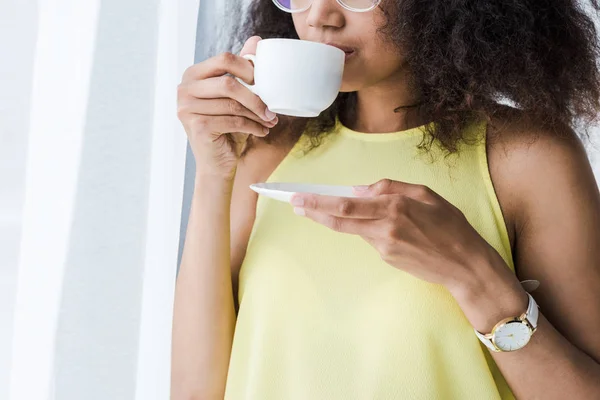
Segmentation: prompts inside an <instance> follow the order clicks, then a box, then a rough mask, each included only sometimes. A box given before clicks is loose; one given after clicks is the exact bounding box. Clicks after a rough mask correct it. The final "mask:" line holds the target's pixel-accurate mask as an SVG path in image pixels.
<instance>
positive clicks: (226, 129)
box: [192, 115, 269, 137]
mask: <svg viewBox="0 0 600 400" xmlns="http://www.w3.org/2000/svg"><path fill="white" fill-rule="evenodd" d="M192 124H193V125H194V128H195V129H197V130H198V131H199V132H202V131H204V132H212V133H218V134H223V133H231V132H241V133H246V134H249V135H254V136H259V137H264V136H266V135H268V134H269V128H267V127H265V126H263V125H262V124H260V123H258V122H256V121H253V120H251V119H249V118H246V117H240V116H236V115H198V116H197V117H195V118H193V121H192Z"/></svg>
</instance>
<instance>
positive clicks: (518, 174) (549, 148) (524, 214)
mask: <svg viewBox="0 0 600 400" xmlns="http://www.w3.org/2000/svg"><path fill="white" fill-rule="evenodd" d="M487 152H488V162H489V169H490V175H491V176H492V181H493V184H494V188H495V190H496V194H497V196H498V200H499V202H500V204H501V207H502V210H503V212H504V214H505V219H506V222H507V226H508V225H510V228H511V229H509V230H512V232H511V239H512V240H511V241H512V244H513V245H516V243H515V241H516V239H517V236H518V233H519V232H520V231H522V230H523V228H524V226H525V224H527V223H528V221H530V218H531V216H532V212H534V211H538V212H539V210H540V207H552V206H555V205H552V204H551V203H550V202H549V200H550V198H548V196H553V197H554V198H556V196H557V195H558V193H557V191H560V190H568V191H570V189H572V188H574V187H575V186H577V187H578V188H579V190H577V191H570V193H571V195H573V196H580V197H581V196H593V192H594V191H595V190H596V191H597V186H596V182H595V178H594V175H593V172H592V168H591V165H590V162H589V159H588V157H587V153H586V151H585V147H584V145H583V143H582V141H581V139H580V138H579V137H578V136H577V134H576V133H575V132H574V131H573V130H572V129H571V128H570V127H568V126H566V125H562V126H553V127H547V126H544V125H543V124H541V123H539V122H536V121H533V120H532V119H530V118H528V117H527V115H526V114H525V113H523V112H522V111H520V110H517V109H514V108H511V107H507V106H501V107H499V109H498V111H497V112H496V113H495V114H494V116H493V117H492V120H491V122H490V124H489V126H488V132H487ZM580 200H581V199H580ZM513 248H514V247H513Z"/></svg>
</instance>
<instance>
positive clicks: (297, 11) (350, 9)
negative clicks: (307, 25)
mask: <svg viewBox="0 0 600 400" xmlns="http://www.w3.org/2000/svg"><path fill="white" fill-rule="evenodd" d="M336 1H337V2H338V4H339V5H340V6H342V7H343V8H345V9H346V10H348V11H353V12H369V11H371V10H373V9H375V8H376V7H377V6H378V5H379V4H381V0H377V1H376V2H375V3H373V5H372V6H371V7H369V8H367V9H360V8H352V7H349V6H347V5H346V4H344V2H343V0H336ZM312 2H313V0H310V3H309V4H308V6H306V7H304V8H302V9H299V10H293V11H292V10H288V9H287V8H285V7H284V6H282V5H281V4H279V1H277V0H273V3H274V4H275V5H276V6H277V8H279V9H280V10H282V11H285V12H286V13H289V14H295V13H300V12H304V11H306V10H308V9H309V8H310V6H311V5H312Z"/></svg>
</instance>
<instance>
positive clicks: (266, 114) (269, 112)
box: [265, 108, 277, 121]
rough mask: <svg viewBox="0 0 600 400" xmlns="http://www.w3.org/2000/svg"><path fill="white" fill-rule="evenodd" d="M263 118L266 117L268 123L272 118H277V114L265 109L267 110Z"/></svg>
mask: <svg viewBox="0 0 600 400" xmlns="http://www.w3.org/2000/svg"><path fill="white" fill-rule="evenodd" d="M265 116H266V117H267V121H270V120H272V119H273V118H275V117H276V116H277V114H275V113H274V112H273V111H271V110H269V109H268V108H267V109H265Z"/></svg>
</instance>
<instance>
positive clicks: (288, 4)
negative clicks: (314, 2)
mask: <svg viewBox="0 0 600 400" xmlns="http://www.w3.org/2000/svg"><path fill="white" fill-rule="evenodd" d="M273 1H274V2H275V4H276V5H277V6H278V7H279V8H281V9H283V10H285V11H289V12H294V11H300V10H305V9H307V8H308V6H309V5H310V3H311V0H273Z"/></svg>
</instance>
